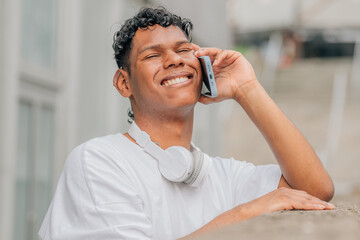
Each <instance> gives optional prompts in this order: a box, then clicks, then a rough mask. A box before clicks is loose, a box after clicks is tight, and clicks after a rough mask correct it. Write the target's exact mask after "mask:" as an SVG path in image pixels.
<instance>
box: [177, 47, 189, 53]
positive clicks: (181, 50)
mask: <svg viewBox="0 0 360 240" xmlns="http://www.w3.org/2000/svg"><path fill="white" fill-rule="evenodd" d="M191 50H192V49H189V48H183V49H179V50H178V51H177V52H178V53H181V52H190V51H191Z"/></svg>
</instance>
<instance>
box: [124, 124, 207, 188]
mask: <svg viewBox="0 0 360 240" xmlns="http://www.w3.org/2000/svg"><path fill="white" fill-rule="evenodd" d="M128 133H129V135H130V136H131V137H132V138H133V139H134V140H135V141H136V143H137V144H138V145H139V146H140V147H142V148H143V149H144V151H145V152H147V153H148V154H150V155H151V156H152V157H154V158H155V159H157V160H158V164H159V170H160V173H161V175H162V176H163V177H165V178H166V179H167V180H169V181H171V182H183V183H185V184H188V185H190V186H192V187H198V186H199V185H200V184H201V183H202V182H203V180H204V179H205V177H206V176H207V174H208V172H209V169H210V167H211V165H212V161H211V158H209V157H208V156H207V155H205V154H204V153H202V152H201V151H200V150H199V149H198V148H197V147H195V146H193V145H191V150H192V151H191V152H190V151H188V150H187V149H186V148H184V147H181V146H172V147H169V148H167V149H166V150H163V149H162V148H160V147H159V146H158V145H157V144H155V143H154V142H152V141H151V138H150V136H149V134H147V133H146V132H144V131H141V129H140V128H139V127H138V126H137V125H136V123H135V121H133V122H132V124H131V126H130V129H129V131H128Z"/></svg>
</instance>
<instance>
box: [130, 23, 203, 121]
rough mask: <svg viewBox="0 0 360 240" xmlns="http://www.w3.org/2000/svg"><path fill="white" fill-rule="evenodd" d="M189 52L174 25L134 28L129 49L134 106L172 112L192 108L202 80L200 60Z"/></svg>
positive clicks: (153, 110) (181, 35)
mask: <svg viewBox="0 0 360 240" xmlns="http://www.w3.org/2000/svg"><path fill="white" fill-rule="evenodd" d="M193 52H194V50H193V47H192V45H191V43H190V42H189V41H188V40H187V38H186V37H185V35H184V33H183V32H182V31H181V30H180V29H179V28H178V27H175V26H169V27H166V28H165V27H161V26H160V25H154V26H152V27H150V28H149V29H139V30H137V32H136V33H135V36H134V38H133V46H132V50H131V52H130V69H131V71H130V72H131V76H130V85H131V94H132V97H131V98H132V104H133V108H134V110H135V109H138V110H139V111H141V112H142V113H152V114H159V113H166V114H172V113H178V112H179V111H182V110H187V109H192V108H193V107H194V105H195V104H196V102H197V101H198V99H199V96H200V88H201V84H202V82H201V68H200V63H199V60H198V59H197V58H196V57H195V56H194V54H193ZM134 105H135V106H134Z"/></svg>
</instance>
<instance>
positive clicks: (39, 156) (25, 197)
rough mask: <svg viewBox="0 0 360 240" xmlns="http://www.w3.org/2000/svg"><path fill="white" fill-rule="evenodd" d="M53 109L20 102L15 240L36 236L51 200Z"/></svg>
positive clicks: (28, 239) (32, 238)
mask: <svg viewBox="0 0 360 240" xmlns="http://www.w3.org/2000/svg"><path fill="white" fill-rule="evenodd" d="M54 121H55V116H54V109H53V107H52V106H48V105H45V106H41V105H39V104H35V103H34V102H31V101H30V102H27V101H20V103H19V121H18V131H19V134H18V159H17V163H16V189H15V194H16V196H15V209H14V213H15V218H14V239H15V240H35V239H39V237H38V235H37V233H38V231H39V229H40V226H41V223H42V221H43V219H44V217H45V214H46V211H47V209H48V207H49V205H50V202H51V186H52V173H53V171H52V168H53V161H54Z"/></svg>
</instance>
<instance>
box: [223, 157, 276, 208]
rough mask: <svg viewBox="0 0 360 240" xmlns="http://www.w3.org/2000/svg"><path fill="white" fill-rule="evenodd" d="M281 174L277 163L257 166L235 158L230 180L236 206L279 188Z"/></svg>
mask: <svg viewBox="0 0 360 240" xmlns="http://www.w3.org/2000/svg"><path fill="white" fill-rule="evenodd" d="M281 174H282V173H281V170H280V167H279V166H278V165H275V164H268V165H259V166H255V165H254V164H252V163H248V162H243V161H236V160H233V161H232V167H231V175H230V176H231V179H230V181H231V185H232V189H233V196H234V204H235V206H236V205H239V204H242V203H246V202H249V201H252V200H254V199H256V198H259V197H261V196H263V195H265V194H267V193H269V192H271V191H273V190H275V189H277V187H278V185H279V181H280V178H281Z"/></svg>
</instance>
